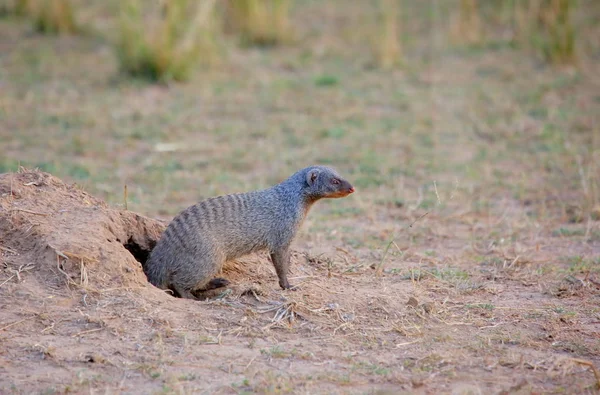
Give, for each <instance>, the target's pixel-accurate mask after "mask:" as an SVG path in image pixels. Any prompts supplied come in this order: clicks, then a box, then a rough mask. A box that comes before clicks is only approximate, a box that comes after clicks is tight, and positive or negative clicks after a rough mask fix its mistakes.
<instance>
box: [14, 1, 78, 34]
mask: <svg viewBox="0 0 600 395" xmlns="http://www.w3.org/2000/svg"><path fill="white" fill-rule="evenodd" d="M16 9H17V10H26V12H27V14H28V15H29V16H30V18H31V20H32V23H33V28H34V29H35V30H36V31H37V32H39V33H45V34H73V33H76V32H78V30H79V27H78V25H77V22H76V20H75V12H74V9H73V5H72V4H71V1H70V0H30V1H27V2H22V1H21V2H19V3H18V7H17V8H16Z"/></svg>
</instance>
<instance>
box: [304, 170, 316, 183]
mask: <svg viewBox="0 0 600 395" xmlns="http://www.w3.org/2000/svg"><path fill="white" fill-rule="evenodd" d="M318 177H319V170H317V169H313V170H311V171H309V172H308V174H307V175H306V182H307V183H308V185H311V186H312V185H313V184H314V183H315V181H316V180H317V178H318Z"/></svg>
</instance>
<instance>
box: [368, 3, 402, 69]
mask: <svg viewBox="0 0 600 395" xmlns="http://www.w3.org/2000/svg"><path fill="white" fill-rule="evenodd" d="M400 7H401V2H400V3H399V2H398V0H380V1H379V8H380V12H379V14H378V18H377V29H378V30H379V34H378V35H377V37H376V40H375V45H374V48H375V52H376V59H377V62H378V64H379V66H380V67H382V68H384V69H389V68H392V67H394V66H397V65H398V64H400V62H401V61H402V43H401V41H400V36H401V25H400V22H399V18H400V12H401V10H400Z"/></svg>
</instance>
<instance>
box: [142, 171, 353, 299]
mask: <svg viewBox="0 0 600 395" xmlns="http://www.w3.org/2000/svg"><path fill="white" fill-rule="evenodd" d="M352 192H354V188H353V187H352V185H350V183H349V182H348V181H346V180H344V179H343V178H341V177H340V176H339V175H338V174H337V173H336V172H335V170H333V169H331V168H329V167H325V166H310V167H307V168H304V169H302V170H300V171H298V172H296V173H294V174H293V175H292V176H291V177H289V178H288V179H286V180H285V181H283V182H281V183H280V184H277V185H275V186H273V187H271V188H268V189H264V190H260V191H254V192H247V193H238V194H233V195H226V196H219V197H213V198H209V199H206V200H203V201H201V202H199V203H197V204H195V205H193V206H190V207H188V208H187V209H185V210H183V211H182V212H181V213H180V214H179V215H177V216H176V217H175V218H174V219H173V221H171V223H170V224H169V226H168V227H167V229H166V230H165V232H164V233H163V235H162V237H161V238H160V240H159V241H158V243H157V245H156V247H155V248H154V249H153V250H152V252H151V254H150V257H149V258H148V261H147V262H146V264H145V265H144V271H145V273H146V276H147V277H148V281H150V283H152V284H154V285H155V286H157V287H158V288H161V289H171V290H173V291H174V292H175V293H176V294H178V295H179V296H180V297H182V298H189V299H195V296H194V295H193V292H195V291H204V290H208V289H212V288H216V287H219V286H223V285H226V284H227V280H224V279H220V278H215V275H216V274H217V273H218V272H219V271H220V270H221V268H222V266H223V264H224V263H225V262H226V261H229V260H232V259H235V258H239V257H241V256H243V255H246V254H249V253H252V252H255V251H260V250H268V251H269V252H270V254H271V260H272V261H273V265H274V266H275V270H276V271H277V276H278V277H279V285H280V286H281V287H282V288H284V289H286V288H290V284H289V282H288V280H287V273H288V267H289V260H290V244H291V243H292V240H293V239H294V237H295V236H296V233H297V232H298V229H299V228H300V226H301V225H302V222H303V221H304V218H305V217H306V215H307V214H308V211H309V209H310V207H311V206H312V205H313V204H314V203H315V202H316V201H317V200H319V199H322V198H339V197H344V196H347V195H349V194H350V193H352Z"/></svg>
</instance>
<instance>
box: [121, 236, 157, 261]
mask: <svg viewBox="0 0 600 395" xmlns="http://www.w3.org/2000/svg"><path fill="white" fill-rule="evenodd" d="M155 245H156V241H153V240H147V245H146V246H141V245H140V244H138V243H137V242H135V241H134V240H133V237H130V238H129V240H127V242H126V243H124V244H123V247H125V248H126V249H127V251H129V252H130V253H131V255H133V257H134V258H135V260H136V261H138V262H139V263H141V264H142V267H144V266H145V265H146V261H147V260H148V256H149V255H150V252H151V251H152V249H153V248H154V246H155Z"/></svg>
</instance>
